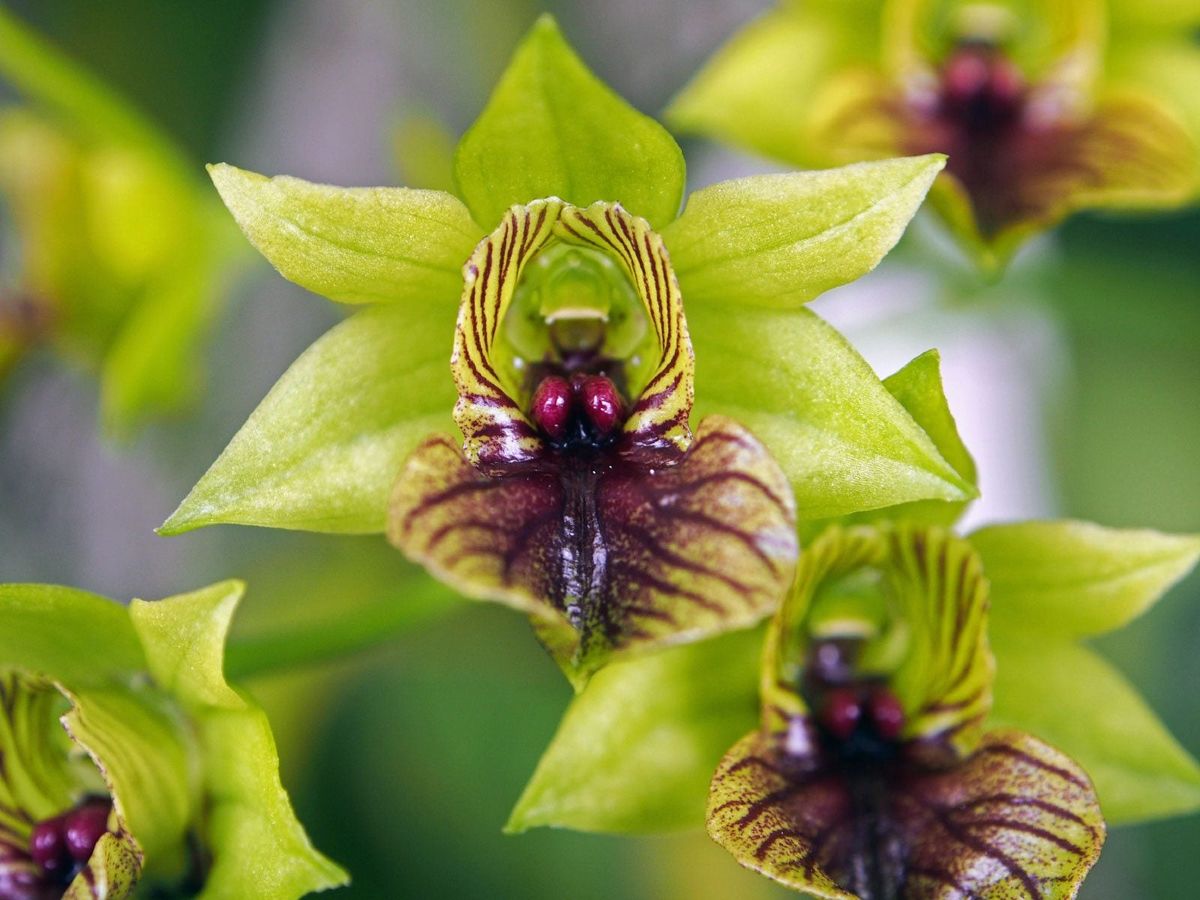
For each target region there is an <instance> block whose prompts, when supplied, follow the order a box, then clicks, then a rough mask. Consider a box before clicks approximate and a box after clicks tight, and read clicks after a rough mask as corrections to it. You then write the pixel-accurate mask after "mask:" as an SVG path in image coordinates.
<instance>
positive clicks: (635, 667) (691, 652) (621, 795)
mask: <svg viewBox="0 0 1200 900" xmlns="http://www.w3.org/2000/svg"><path fill="white" fill-rule="evenodd" d="M761 643H762V630H761V629H755V630H753V631H742V632H735V633H733V634H728V635H724V636H722V637H719V638H714V639H713V640H709V641H702V642H700V643H697V644H691V645H689V646H686V647H677V648H673V649H670V650H664V651H662V652H661V653H655V654H652V655H649V656H646V657H642V658H640V659H633V660H628V661H626V662H621V663H617V664H614V665H611V666H608V667H607V668H606V669H604V671H602V672H599V673H597V675H596V676H595V677H594V678H593V679H592V680H591V682H589V684H588V687H587V689H586V690H585V691H584V692H583V693H582V694H581V695H579V696H578V697H576V698H575V699H574V700H573V701H572V702H571V705H570V706H569V707H568V708H567V712H566V714H565V715H564V717H563V720H562V723H561V724H560V725H559V726H558V731H557V733H556V734H555V735H554V739H553V740H552V741H551V743H550V746H549V747H548V748H547V749H546V752H545V753H544V754H543V755H542V758H541V760H540V761H539V762H538V766H537V770H536V771H535V772H534V773H533V777H532V778H531V779H530V781H529V784H528V785H526V787H525V791H524V792H523V793H522V794H521V799H520V800H518V801H517V805H516V807H515V808H514V809H513V812H512V815H511V816H510V817H509V820H508V824H507V825H506V826H505V830H506V831H508V832H520V831H525V830H527V829H529V828H537V827H539V826H549V827H557V828H574V829H577V830H580V831H601V832H644V831H666V830H670V829H676V828H693V827H696V826H699V825H700V824H701V823H702V822H703V821H704V798H705V795H706V794H707V791H708V782H709V780H710V779H711V777H712V772H713V769H714V768H715V767H716V764H717V762H718V761H719V760H720V758H721V754H722V753H723V752H724V751H725V749H726V748H727V747H728V746H729V745H730V744H731V743H732V742H733V741H734V740H736V739H737V737H738V736H739V735H741V734H744V733H745V732H746V731H747V730H748V729H749V728H752V727H753V726H754V722H755V720H756V718H757V713H758V684H757V679H758V655H759V649H760V646H761Z"/></svg>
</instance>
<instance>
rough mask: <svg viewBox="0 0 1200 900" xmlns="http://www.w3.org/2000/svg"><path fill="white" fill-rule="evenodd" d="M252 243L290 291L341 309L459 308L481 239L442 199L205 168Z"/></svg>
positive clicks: (449, 200)
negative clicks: (295, 288) (304, 291)
mask: <svg viewBox="0 0 1200 900" xmlns="http://www.w3.org/2000/svg"><path fill="white" fill-rule="evenodd" d="M208 171H209V174H210V175H211V176H212V180H213V184H215V185H216V186H217V190H218V191H219V192H220V194H221V199H222V200H224V201H225V205H226V206H227V207H229V211H230V212H231V213H232V214H233V217H234V219H236V220H237V223H238V225H239V226H241V229H242V231H244V232H245V233H246V237H248V238H249V239H250V243H252V244H253V245H254V246H255V247H256V248H257V249H258V251H259V252H260V253H262V255H263V256H265V257H266V258H267V260H268V261H269V262H270V263H271V265H273V266H274V267H275V268H276V269H278V270H279V273H280V274H281V275H282V276H283V277H284V278H287V279H288V280H289V281H294V282H295V283H296V284H298V285H300V286H301V287H304V288H308V290H310V291H313V292H314V293H317V294H321V295H322V296H325V297H328V298H329V299H331V300H337V301H339V302H342V303H398V304H404V305H405V306H413V307H417V308H420V309H422V310H424V309H428V308H430V307H434V306H437V305H440V304H443V303H452V302H453V301H454V300H455V299H456V298H457V297H458V295H459V293H460V292H461V291H462V274H461V268H462V264H463V263H464V262H465V261H466V258H467V257H468V256H469V255H470V254H471V250H472V249H474V247H475V244H476V243H477V242H478V240H479V239H480V238H481V237H482V236H483V234H482V232H481V231H480V230H479V228H478V227H477V226H476V225H475V224H474V223H473V222H472V221H471V216H470V214H469V213H468V212H467V209H466V207H464V206H463V205H462V203H461V202H460V201H458V200H457V199H455V198H454V197H453V196H452V195H450V194H446V193H443V192H441V191H423V190H413V189H411V188H339V187H332V186H330V185H324V184H312V183H311V182H307V181H302V180H301V179H299V178H291V177H289V176H286V175H280V176H276V177H274V178H268V177H266V176H264V175H259V174H257V173H255V172H247V171H245V170H243V169H238V168H236V167H234V166H230V165H227V164H225V163H221V164H219V165H212V166H209V167H208Z"/></svg>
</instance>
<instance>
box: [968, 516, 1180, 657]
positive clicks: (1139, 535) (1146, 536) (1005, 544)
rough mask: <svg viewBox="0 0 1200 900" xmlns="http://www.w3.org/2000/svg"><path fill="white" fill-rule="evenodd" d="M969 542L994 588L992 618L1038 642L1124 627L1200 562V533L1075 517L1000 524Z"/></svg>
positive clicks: (1100, 632)
mask: <svg viewBox="0 0 1200 900" xmlns="http://www.w3.org/2000/svg"><path fill="white" fill-rule="evenodd" d="M970 541H971V543H972V544H973V545H974V547H975V549H976V550H977V551H978V553H979V555H980V556H981V557H983V562H984V567H985V569H986V570H987V575H988V580H989V581H990V582H991V584H992V594H991V596H992V620H993V621H994V622H995V623H996V624H997V625H998V626H1001V627H1003V626H1011V627H1013V628H1033V629H1035V630H1036V632H1037V634H1038V635H1039V636H1040V637H1047V636H1056V637H1062V638H1080V637H1089V636H1091V635H1097V634H1103V633H1104V632H1106V631H1113V630H1114V629H1117V628H1120V627H1121V626H1122V625H1125V624H1126V623H1127V622H1129V621H1130V620H1132V619H1134V618H1136V617H1137V616H1139V615H1140V614H1141V613H1143V612H1145V611H1146V609H1148V608H1149V607H1150V606H1151V605H1152V604H1153V603H1154V602H1155V601H1156V600H1158V598H1159V597H1161V596H1162V595H1163V593H1164V592H1166V591H1167V589H1168V588H1170V587H1171V585H1173V584H1175V583H1176V582H1177V581H1178V580H1179V579H1181V578H1182V577H1183V576H1184V575H1186V574H1187V573H1188V572H1189V571H1191V569H1192V567H1193V566H1195V564H1196V560H1197V559H1198V558H1200V536H1194V535H1170V534H1162V533H1161V532H1157V531H1150V530H1120V529H1114V528H1103V527H1101V526H1100V525H1094V524H1092V523H1091V522H1079V521H1074V520H1070V519H1067V520H1062V521H1057V522H1019V523H1015V524H1011V525H994V526H991V527H988V528H983V529H980V530H979V531H976V532H975V533H974V534H972V535H971V536H970Z"/></svg>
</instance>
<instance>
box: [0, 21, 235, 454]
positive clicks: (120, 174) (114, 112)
mask: <svg viewBox="0 0 1200 900" xmlns="http://www.w3.org/2000/svg"><path fill="white" fill-rule="evenodd" d="M0 45H2V46H3V52H0V77H3V78H4V79H5V80H6V81H8V82H10V83H11V85H12V86H13V87H15V88H16V89H17V90H18V91H19V92H20V94H21V95H22V96H23V97H24V98H26V100H27V105H21V106H5V107H4V108H2V109H0V199H2V201H3V204H4V215H5V220H6V221H5V230H6V232H8V233H7V234H6V238H12V239H15V240H14V244H15V246H16V247H17V248H18V250H17V253H15V254H14V255H13V256H12V257H9V258H8V259H6V260H5V262H6V268H5V271H4V272H3V275H2V278H0V374H3V373H4V372H5V371H6V370H7V369H8V368H10V367H11V366H12V365H13V364H15V362H16V361H17V359H18V358H20V357H21V356H22V355H24V354H25V353H26V352H27V351H29V350H32V349H33V348H35V347H38V346H40V345H43V344H48V345H51V346H53V347H54V348H55V349H56V350H57V351H59V352H61V353H62V354H63V355H64V356H65V357H67V358H68V359H70V360H73V361H75V362H79V363H82V364H83V365H84V366H85V367H86V368H88V369H90V370H93V371H95V372H96V373H97V374H98V376H99V379H100V385H101V388H100V390H101V397H100V407H101V410H100V411H101V418H102V420H103V423H104V425H105V427H106V428H107V429H108V431H109V432H110V433H112V434H116V435H123V434H127V433H128V432H129V430H130V429H131V428H133V427H134V426H135V425H137V424H138V423H139V422H141V421H142V420H144V419H145V418H147V417H149V416H152V415H156V414H162V413H165V412H170V411H173V410H176V409H178V408H179V407H180V406H181V405H183V404H184V403H185V402H186V401H187V400H188V399H189V398H191V397H193V396H194V395H195V394H196V392H197V390H198V389H199V387H200V384H201V381H202V378H201V371H200V370H201V364H200V360H199V359H198V353H199V344H200V339H201V337H202V336H203V334H204V332H205V331H206V330H207V326H208V324H209V323H210V321H211V319H212V317H213V314H214V312H215V309H216V306H217V300H218V287H219V281H220V271H219V270H220V269H221V268H222V267H223V266H224V265H225V264H226V263H227V261H228V258H229V253H230V252H231V249H232V244H231V243H230V242H229V241H228V240H227V239H226V238H227V237H228V227H227V225H226V224H225V222H223V221H222V220H221V219H220V218H219V217H218V214H219V208H217V207H216V205H215V204H214V203H213V202H212V200H211V199H210V198H209V197H208V196H207V195H206V194H205V192H204V191H203V189H202V185H201V184H200V181H199V179H198V178H196V176H195V174H194V173H193V171H192V169H191V166H190V164H189V163H188V162H187V160H186V159H185V158H184V157H183V154H182V152H181V151H180V150H179V149H178V148H177V147H176V146H175V145H174V144H173V143H172V142H171V141H170V140H169V139H168V138H167V137H165V136H164V135H163V134H162V133H160V132H159V131H158V130H157V129H156V128H155V127H154V126H153V125H152V124H150V123H149V122H147V121H145V120H144V119H143V118H141V117H140V116H139V115H138V114H137V113H136V112H135V111H133V110H132V109H131V108H130V107H129V106H128V105H127V104H126V103H125V102H124V100H123V99H121V98H120V97H118V96H117V95H116V94H114V93H113V92H111V91H110V90H109V89H108V88H107V87H106V86H104V85H103V84H102V83H100V82H99V81H98V80H97V79H95V78H94V77H92V76H90V75H89V74H87V73H86V72H84V71H81V70H80V69H78V68H77V67H76V66H75V65H74V64H73V63H72V62H71V61H69V60H68V59H67V58H66V57H63V56H61V55H59V54H58V53H56V52H55V51H54V50H53V49H51V48H50V47H48V46H46V45H45V44H43V43H42V42H41V40H40V39H39V38H38V37H37V36H36V35H34V34H33V33H32V32H31V31H29V30H27V29H26V28H25V27H24V26H23V25H22V24H21V23H20V22H19V20H17V19H16V18H15V17H14V16H13V15H12V14H11V13H9V12H8V11H6V10H0ZM9 267H12V268H13V269H14V270H10V269H9Z"/></svg>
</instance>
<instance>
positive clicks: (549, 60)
mask: <svg viewBox="0 0 1200 900" xmlns="http://www.w3.org/2000/svg"><path fill="white" fill-rule="evenodd" d="M455 177H456V179H457V181H458V186H459V189H460V191H461V193H462V196H463V198H464V199H465V200H466V202H467V205H468V206H469V207H470V208H471V212H472V213H473V214H474V216H475V221H476V222H479V223H480V224H481V225H483V226H484V227H489V228H490V227H492V226H493V225H494V224H495V223H497V222H499V221H500V217H501V216H502V215H503V214H504V212H505V211H506V210H507V209H508V208H509V207H510V206H512V205H514V204H523V203H529V202H530V201H532V200H536V199H539V198H543V197H550V196H555V197H558V198H560V199H562V200H565V201H567V202H568V203H573V204H575V205H576V206H587V205H589V204H590V203H592V202H594V201H596V200H604V201H608V202H619V203H621V204H622V205H623V206H624V207H625V208H626V209H628V210H629V211H630V212H631V213H633V214H634V215H637V216H641V217H642V218H645V219H647V220H649V222H650V224H652V225H654V226H656V227H661V226H662V225H665V224H666V223H667V222H670V221H671V220H672V219H673V218H675V214H676V213H677V212H678V210H679V200H680V197H681V196H682V193H683V186H684V164H683V154H682V153H681V152H680V150H679V147H678V146H677V145H676V144H675V142H674V140H672V139H671V136H670V135H669V134H667V132H666V130H665V129H663V127H662V126H661V125H659V124H658V123H657V122H655V121H654V120H653V119H651V118H649V117H647V116H644V115H642V114H641V113H639V112H638V111H637V110H635V109H633V108H632V107H631V106H629V104H627V103H626V102H625V101H624V100H622V99H621V98H620V97H618V96H617V95H616V94H614V93H613V92H612V91H611V90H610V89H609V88H608V87H607V86H605V85H604V84H603V83H602V82H601V81H600V80H599V79H597V78H596V76H595V75H593V74H592V73H591V72H590V71H588V69H587V67H586V66H585V65H584V64H583V62H582V61H581V60H580V59H579V57H578V56H576V55H575V52H574V51H573V50H572V49H571V48H570V46H569V45H568V44H567V43H566V41H565V40H564V39H563V37H562V34H561V33H560V32H559V30H558V26H557V25H555V23H554V20H553V19H552V18H551V17H550V16H543V17H542V18H540V19H538V21H537V22H536V23H535V24H534V26H533V28H532V29H531V31H530V33H529V35H528V37H526V38H525V40H524V41H523V42H522V44H521V45H520V47H518V48H517V51H516V54H515V55H514V56H513V59H512V62H511V63H510V64H509V67H508V70H507V71H506V72H505V73H504V75H503V77H502V78H501V80H500V83H499V85H497V87H496V90H495V91H494V92H493V93H492V97H491V99H490V100H489V101H488V105H487V107H486V108H485V109H484V111H483V112H482V113H481V114H480V116H479V119H478V120H476V122H475V124H474V125H473V126H471V129H470V130H469V131H468V132H467V133H466V134H465V135H464V136H463V139H462V142H461V143H460V144H459V146H458V152H457V154H456V157H455Z"/></svg>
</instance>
